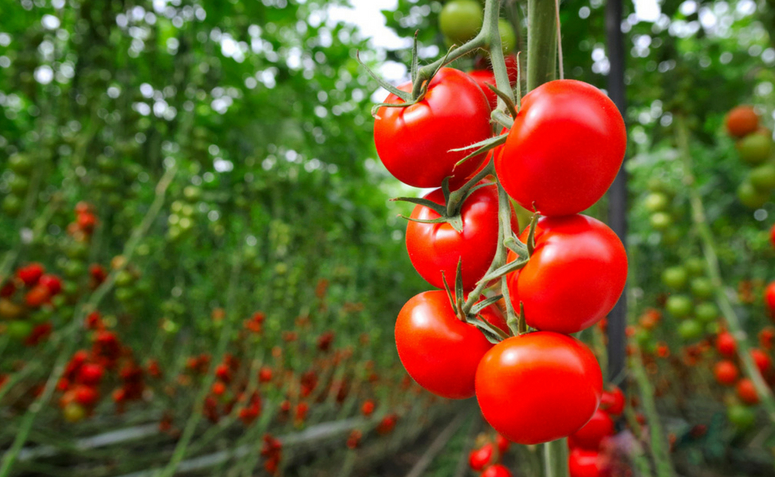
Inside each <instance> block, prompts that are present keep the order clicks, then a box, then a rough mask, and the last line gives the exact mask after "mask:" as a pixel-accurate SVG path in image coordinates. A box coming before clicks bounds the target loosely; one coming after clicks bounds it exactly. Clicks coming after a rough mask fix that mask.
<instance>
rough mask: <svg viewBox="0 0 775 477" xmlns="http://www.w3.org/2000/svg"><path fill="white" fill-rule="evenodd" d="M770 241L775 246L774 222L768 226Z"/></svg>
mask: <svg viewBox="0 0 775 477" xmlns="http://www.w3.org/2000/svg"><path fill="white" fill-rule="evenodd" d="M770 243H772V246H773V247H775V224H774V225H773V226H772V227H771V228H770Z"/></svg>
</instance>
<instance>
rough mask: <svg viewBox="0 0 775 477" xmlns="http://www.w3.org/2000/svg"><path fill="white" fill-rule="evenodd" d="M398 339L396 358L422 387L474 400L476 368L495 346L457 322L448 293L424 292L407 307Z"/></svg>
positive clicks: (400, 318)
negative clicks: (472, 397)
mask: <svg viewBox="0 0 775 477" xmlns="http://www.w3.org/2000/svg"><path fill="white" fill-rule="evenodd" d="M395 336H396V348H397V349H398V357H399V358H400V359H401V363H402V364H403V365H404V368H406V372H407V373H409V375H410V376H411V377H412V378H413V379H414V380H415V381H417V383H418V384H419V385H420V386H422V387H423V388H425V389H427V390H428V391H430V392H432V393H434V394H437V395H439V396H442V397H445V398H449V399H465V398H469V397H471V396H473V395H474V378H475V375H476V369H477V366H478V365H479V361H480V360H481V359H482V356H484V354H485V353H486V352H487V351H489V350H490V348H492V346H493V345H492V344H491V343H490V342H489V341H487V339H486V338H485V337H484V335H483V334H482V333H481V332H480V331H479V330H478V329H477V328H476V327H474V326H473V325H469V324H467V323H463V322H462V321H460V320H458V319H457V316H456V315H455V312H454V310H453V309H452V305H451V304H450V302H449V298H448V297H447V293H446V292H445V291H442V290H434V291H427V292H423V293H420V294H419V295H416V296H414V297H413V298H412V299H411V300H409V301H408V302H406V304H405V305H404V307H403V308H402V309H401V311H400V312H399V314H398V320H396V328H395Z"/></svg>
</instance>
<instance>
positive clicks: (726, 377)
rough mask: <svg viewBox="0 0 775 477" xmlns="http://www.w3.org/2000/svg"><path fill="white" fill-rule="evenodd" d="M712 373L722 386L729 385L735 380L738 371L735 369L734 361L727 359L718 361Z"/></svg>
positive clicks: (738, 373)
mask: <svg viewBox="0 0 775 477" xmlns="http://www.w3.org/2000/svg"><path fill="white" fill-rule="evenodd" d="M713 374H714V375H715V376H716V381H718V383H719V384H722V385H724V386H731V385H733V384H735V381H737V378H738V376H739V375H740V372H739V371H738V370H737V366H735V363H733V362H732V361H728V360H723V361H719V362H718V363H716V365H715V366H714V367H713Z"/></svg>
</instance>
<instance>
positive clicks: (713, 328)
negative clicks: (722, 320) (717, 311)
mask: <svg viewBox="0 0 775 477" xmlns="http://www.w3.org/2000/svg"><path fill="white" fill-rule="evenodd" d="M720 331H721V326H719V324H718V321H711V322H710V323H708V324H706V325H705V333H707V334H709V335H717V334H719V332H720Z"/></svg>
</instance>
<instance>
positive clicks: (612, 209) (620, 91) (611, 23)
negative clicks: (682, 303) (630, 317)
mask: <svg viewBox="0 0 775 477" xmlns="http://www.w3.org/2000/svg"><path fill="white" fill-rule="evenodd" d="M621 24H622V0H608V3H607V4H606V18H605V25H606V38H607V43H608V60H609V61H610V63H611V70H610V71H609V74H608V95H609V96H610V98H611V99H612V100H613V102H614V103H615V104H616V107H617V108H619V112H620V113H622V116H624V112H625V107H626V96H625V86H624V38H623V35H622V27H621ZM608 217H609V222H610V225H611V228H612V229H613V231H614V232H616V234H617V235H618V236H619V238H621V239H622V242H623V243H624V246H625V247H626V246H627V242H626V237H627V172H626V171H625V170H624V167H622V168H621V169H620V170H619V174H618V175H617V176H616V180H615V181H614V183H613V185H612V186H611V189H610V190H609V192H608ZM626 324H627V295H626V290H625V293H622V296H621V298H619V302H618V303H617V304H616V306H615V307H614V309H613V310H611V314H610V315H609V316H608V379H609V380H611V381H614V382H619V381H621V379H622V378H623V377H624V366H625V351H626V350H625V347H626V338H625V335H624V327H625V326H626Z"/></svg>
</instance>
